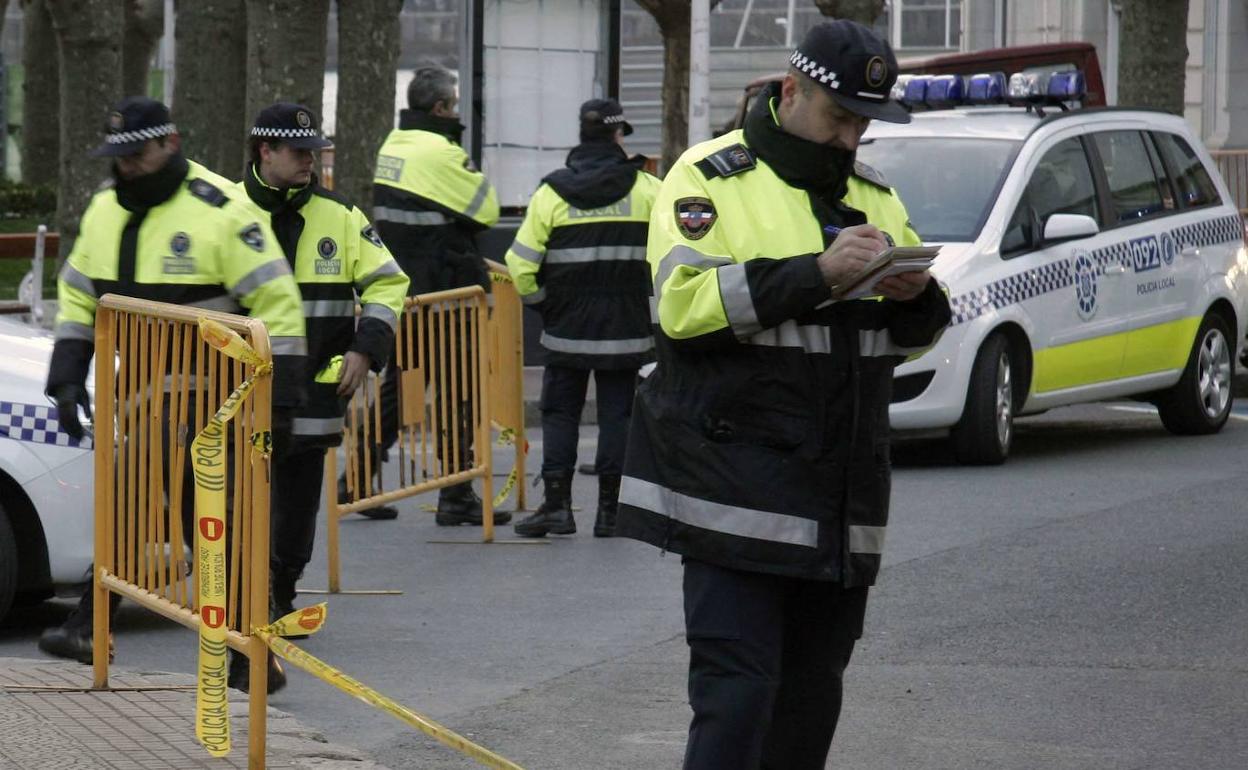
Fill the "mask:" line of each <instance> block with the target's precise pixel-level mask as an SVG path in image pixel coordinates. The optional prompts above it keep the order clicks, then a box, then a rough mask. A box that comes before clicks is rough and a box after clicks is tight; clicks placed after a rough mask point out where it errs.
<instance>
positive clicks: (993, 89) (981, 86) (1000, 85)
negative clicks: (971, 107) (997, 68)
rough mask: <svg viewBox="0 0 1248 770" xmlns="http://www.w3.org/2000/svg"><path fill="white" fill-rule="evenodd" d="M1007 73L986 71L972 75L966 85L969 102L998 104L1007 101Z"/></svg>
mask: <svg viewBox="0 0 1248 770" xmlns="http://www.w3.org/2000/svg"><path fill="white" fill-rule="evenodd" d="M1005 89H1006V84H1005V73H1003V72H985V73H981V74H978V75H971V77H970V79H969V81H968V82H967V86H966V101H967V102H968V103H969V104H997V103H1000V102H1003V101H1005Z"/></svg>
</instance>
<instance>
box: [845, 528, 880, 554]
mask: <svg viewBox="0 0 1248 770" xmlns="http://www.w3.org/2000/svg"><path fill="white" fill-rule="evenodd" d="M885 529H886V528H885V527H867V526H864V525H861V524H850V525H849V552H850V553H870V554H877V555H878V554H882V553H884V532H885Z"/></svg>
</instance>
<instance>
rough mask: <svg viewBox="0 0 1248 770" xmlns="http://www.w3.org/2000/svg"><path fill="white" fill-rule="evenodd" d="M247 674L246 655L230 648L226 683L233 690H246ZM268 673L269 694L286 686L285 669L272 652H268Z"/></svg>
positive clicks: (248, 673) (248, 671) (248, 672)
mask: <svg viewBox="0 0 1248 770" xmlns="http://www.w3.org/2000/svg"><path fill="white" fill-rule="evenodd" d="M249 675H250V670H249V668H248V658H247V656H246V655H243V654H242V653H239V652H235V651H234V650H230V671H229V676H228V678H227V679H226V684H228V685H229V686H230V687H233V688H234V689H235V690H241V691H243V692H247V690H248V678H249ZM268 675H269V676H268V680H269V681H268V692H269V695H272V694H273V693H275V692H277V691H278V690H280V689H282V688H283V687H285V686H286V671H285V670H283V669H282V662H281V661H280V660H278V659H277V656H276V655H274V654H273V653H272V652H270V653H269V670H268Z"/></svg>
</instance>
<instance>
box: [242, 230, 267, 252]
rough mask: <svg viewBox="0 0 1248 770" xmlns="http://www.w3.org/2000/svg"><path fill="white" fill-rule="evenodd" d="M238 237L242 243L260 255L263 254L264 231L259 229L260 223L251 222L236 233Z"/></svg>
mask: <svg viewBox="0 0 1248 770" xmlns="http://www.w3.org/2000/svg"><path fill="white" fill-rule="evenodd" d="M238 237H239V238H241V239H242V241H243V243H245V244H247V245H248V246H250V247H251V248H253V249H255V250H256V251H258V252H260V253H262V254H263V253H264V231H263V230H261V229H260V223H258V222H252V223H251V224H249V225H247V226H246V227H244V228H243V229H242V230H240V231H239V232H238Z"/></svg>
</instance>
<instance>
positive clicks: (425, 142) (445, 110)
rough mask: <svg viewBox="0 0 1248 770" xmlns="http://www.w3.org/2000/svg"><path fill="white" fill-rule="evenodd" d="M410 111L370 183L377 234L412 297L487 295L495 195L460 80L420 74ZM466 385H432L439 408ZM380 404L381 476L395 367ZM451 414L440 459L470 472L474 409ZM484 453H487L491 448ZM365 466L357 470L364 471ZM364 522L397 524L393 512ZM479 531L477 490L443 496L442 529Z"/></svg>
mask: <svg viewBox="0 0 1248 770" xmlns="http://www.w3.org/2000/svg"><path fill="white" fill-rule="evenodd" d="M407 103H408V108H407V109H405V110H403V111H401V112H400V113H399V127H398V128H397V129H395V130H394V131H391V132H390V135H389V136H387V137H386V141H385V143H384V144H383V145H382V147H381V149H380V150H379V151H378V154H377V169H376V172H375V175H374V178H373V219H374V220H375V221H376V223H377V232H378V233H380V234H381V239H382V240H383V241H385V243H386V245H387V246H389V247H390V250H391V251H392V252H393V253H394V256H395V259H397V260H398V262H399V265H400V266H401V267H402V268H403V270H404V272H406V273H407V274H408V276H410V277H411V279H412V283H411V286H410V288H409V289H408V291H409V293H410V294H411V295H412V296H415V295H417V294H424V293H428V292H433V291H442V290H445V289H457V288H461V287H464V286H473V285H477V286H481V287H482V288H484V289H485V290H486V291H489V289H490V280H489V271H488V270H487V268H486V266H485V260H484V259H483V258H482V257H481V255H480V253H479V252H478V251H477V245H476V234H477V233H479V232H481V231H482V230H485V229H486V228H488V227H490V226H492V225H493V224H494V223H496V222H497V221H498V195H497V194H496V193H495V191H494V186H493V185H491V184H490V180H488V179H487V178H486V177H485V174H482V173H481V172H480V171H478V170H477V169H476V168H475V167H474V166H473V164H472V161H471V160H470V159H469V158H468V154H467V153H466V152H464V149H463V148H462V147H461V146H460V140H461V138H462V135H463V131H464V125H463V124H462V123H460V122H459V91H458V86H457V84H456V80H455V75H454V74H453V73H452V72H450V71H449V70H447V69H444V68H442V67H422V68H420V69H417V70H416V72H415V74H414V76H413V78H412V81H411V83H410V84H409V85H408V88H407ZM451 323H452V324H455V321H453V320H452V321H451ZM461 353H462V354H463V355H464V357H465V359H466V360H467V361H468V362H469V364H468V367H469V368H470V369H471V368H472V366H473V362H474V361H475V356H474V355H473V353H472V351H471V350H466V351H461V350H458V349H455V350H451V349H450V346H449V345H448V346H447V350H446V353H445V355H446V357H447V359H448V360H449V359H450V358H454V357H459V356H460V355H461ZM468 381H470V378H468V377H465V378H464V382H463V383H459V387H458V388H450V387H446V386H444V384H443V383H442V382H441V381H435V383H434V392H433V395H434V398H435V400H438V401H442V400H447V401H449V400H450V398H451V393H443V392H442V390H443V389H445V390H458V392H460V393H464V392H466V390H467V388H466V384H467V382H468ZM381 403H382V414H381V436H380V442H379V444H380V446H368V445H366V450H367V451H369V452H371V453H373V454H374V457H373V458H372V461H371V467H373V468H378V467H379V463H378V458H377V457H376V455H377V454H378V453H379V451H380V452H385V451H386V450H387V449H389V448H390V447H391V446H393V445H394V442H395V441H396V439H397V437H398V420H399V412H398V377H397V374H396V369H395V368H394V367H391V368H390V369H389V370H388V371H387V372H386V377H385V381H384V383H383V385H382V392H381ZM439 408H440V407H439ZM449 410H453V411H455V412H457V413H458V414H459V415H460V416H461V418H462V419H461V420H459V424H457V425H454V426H450V427H449V428H448V429H446V430H444V431H443V433H444V435H440V436H438V437H437V441H438V442H439V449H440V451H439V454H440V455H446V454H449V449H448V450H447V451H446V452H443V451H441V449H442V448H443V447H446V445H447V443H448V442H449V443H450V444H452V445H454V446H456V447H458V448H459V456H458V457H455V458H451V461H450V462H451V465H452V468H457V469H464V468H468V467H470V466H471V465H472V440H473V430H472V426H471V425H470V424H469V422H468V416H469V415H470V414H471V404H470V403H469V402H468V401H467V400H461V401H460V403H459V404H452V405H449V409H448V411H449ZM450 430H454V431H457V432H458V434H459V435H458V437H456V438H455V439H452V437H451V436H450V435H446V434H447V433H449V431H450ZM361 444H362V445H363V444H364V442H361ZM478 450H479V451H486V452H488V451H489V448H488V447H478ZM363 466H364V464H363V463H361V464H360V467H361V468H363ZM447 470H448V471H449V470H451V468H448V469H447ZM343 482H344V483H340V484H339V497H340V498H344V499H345V497H346V484H345V476H344V479H343ZM363 486H364V485H362V484H361V485H360V486H357V488H361V487H363ZM362 513H364V515H371V516H379V515H382V516H390V515H392V513H390V509H389V506H384V507H382V508H377V509H373V510H371V511H363V512H362ZM510 519H511V514H510V513H507V512H506V511H495V512H494V521H495V523H497V524H504V523H506V522H507V521H509V520H510ZM481 522H482V507H481V498H480V497H478V496H477V494H476V493H475V492H474V491H473V489H472V484H471V482H467V481H465V482H463V483H460V484H456V485H453V486H449V487H444V488H442V490H440V492H439V494H438V512H437V523H438V524H439V525H441V526H455V525H459V524H477V525H479V524H481Z"/></svg>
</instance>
